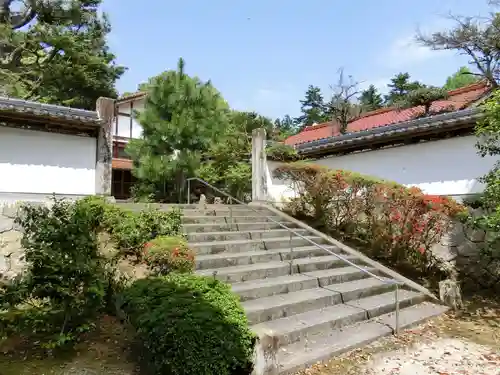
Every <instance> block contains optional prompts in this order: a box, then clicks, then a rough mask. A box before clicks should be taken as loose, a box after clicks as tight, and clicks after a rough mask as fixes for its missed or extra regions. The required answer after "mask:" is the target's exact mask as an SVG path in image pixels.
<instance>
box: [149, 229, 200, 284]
mask: <svg viewBox="0 0 500 375" xmlns="http://www.w3.org/2000/svg"><path fill="white" fill-rule="evenodd" d="M194 257H195V254H194V251H193V250H191V249H190V248H189V246H188V244H187V242H186V240H185V239H184V238H182V237H178V236H160V237H156V238H155V239H154V240H152V241H149V242H146V244H145V245H144V249H143V259H144V261H145V263H146V264H147V265H148V266H149V267H150V268H151V270H152V271H154V272H155V273H156V274H158V275H166V274H169V273H171V272H178V273H190V272H193V270H194V268H195V259H194Z"/></svg>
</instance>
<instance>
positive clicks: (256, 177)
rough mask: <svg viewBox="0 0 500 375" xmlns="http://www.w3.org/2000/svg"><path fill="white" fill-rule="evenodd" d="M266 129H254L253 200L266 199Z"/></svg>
mask: <svg viewBox="0 0 500 375" xmlns="http://www.w3.org/2000/svg"><path fill="white" fill-rule="evenodd" d="M265 164H266V130H265V129H262V128H259V129H254V130H253V131H252V202H256V201H260V202H262V201H266V199H267V193H266V169H265V167H266V166H265Z"/></svg>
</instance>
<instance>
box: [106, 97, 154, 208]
mask: <svg viewBox="0 0 500 375" xmlns="http://www.w3.org/2000/svg"><path fill="white" fill-rule="evenodd" d="M145 97H146V94H145V93H136V94H132V95H128V96H126V97H122V98H120V99H117V100H116V101H115V115H114V120H113V172H112V189H111V194H112V195H113V196H114V197H115V198H116V199H128V198H130V196H131V188H132V185H133V183H134V176H133V175H132V172H131V170H132V160H131V159H130V156H128V155H127V152H126V151H125V149H126V146H127V144H128V142H129V141H130V139H133V138H139V137H140V136H141V134H142V128H141V126H140V124H139V123H138V121H137V118H136V113H137V111H141V110H142V109H143V108H144V102H145Z"/></svg>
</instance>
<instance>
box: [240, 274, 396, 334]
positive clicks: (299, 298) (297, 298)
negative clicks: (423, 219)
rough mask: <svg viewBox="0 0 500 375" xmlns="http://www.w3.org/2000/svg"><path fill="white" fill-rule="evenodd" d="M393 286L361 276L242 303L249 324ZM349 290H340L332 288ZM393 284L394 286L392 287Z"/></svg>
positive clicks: (339, 301) (375, 292) (383, 290)
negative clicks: (339, 282) (321, 286)
mask: <svg viewBox="0 0 500 375" xmlns="http://www.w3.org/2000/svg"><path fill="white" fill-rule="evenodd" d="M391 287H393V286H392V285H389V284H387V283H384V282H382V281H380V280H377V279H375V278H364V279H360V280H355V281H350V282H347V283H341V284H334V285H331V286H330V287H328V288H314V289H306V290H301V291H298V292H293V293H287V294H280V295H276V296H271V297H264V298H259V299H254V300H251V301H247V302H244V303H243V306H244V308H245V312H246V313H247V316H248V318H249V320H250V323H251V324H257V323H262V322H265V321H269V320H274V319H278V318H283V317H287V316H291V315H295V314H300V313H303V312H307V311H310V310H316V309H320V308H322V307H327V306H330V305H335V304H337V303H342V302H344V303H345V302H349V301H351V300H354V299H356V298H358V299H359V298H365V297H369V296H373V295H375V294H378V293H383V292H387V291H389V290H390V288H391ZM337 288H338V289H341V290H349V291H352V292H351V293H348V294H343V293H341V292H338V291H336V290H335V289H337ZM393 288H394V287H393Z"/></svg>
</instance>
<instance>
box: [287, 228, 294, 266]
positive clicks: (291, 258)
mask: <svg viewBox="0 0 500 375" xmlns="http://www.w3.org/2000/svg"><path fill="white" fill-rule="evenodd" d="M288 243H289V245H290V275H293V245H292V232H290V239H289V242H288Z"/></svg>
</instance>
